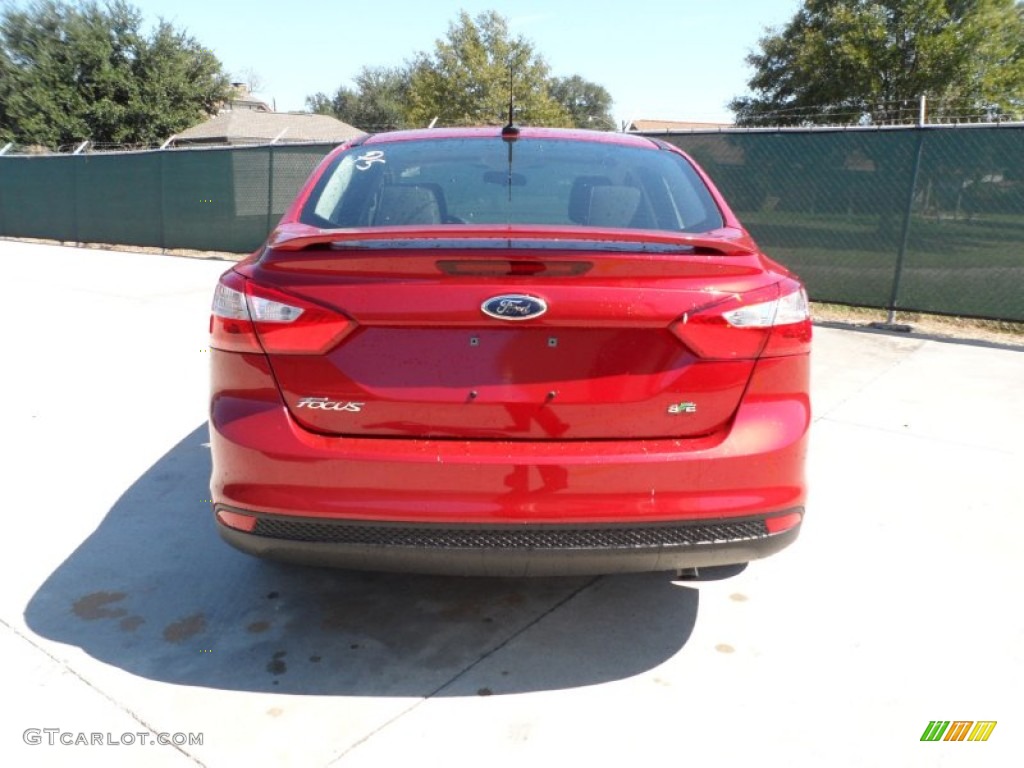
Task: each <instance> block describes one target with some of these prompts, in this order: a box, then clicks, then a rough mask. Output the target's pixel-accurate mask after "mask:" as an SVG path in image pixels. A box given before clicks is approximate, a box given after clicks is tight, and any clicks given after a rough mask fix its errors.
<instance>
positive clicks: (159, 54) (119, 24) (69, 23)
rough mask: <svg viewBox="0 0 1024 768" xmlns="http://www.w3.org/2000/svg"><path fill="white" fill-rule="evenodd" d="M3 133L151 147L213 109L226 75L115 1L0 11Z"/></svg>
mask: <svg viewBox="0 0 1024 768" xmlns="http://www.w3.org/2000/svg"><path fill="white" fill-rule="evenodd" d="M0 75H2V77H0V136H2V137H5V138H7V139H8V140H14V141H17V142H19V143H23V144H42V145H46V146H51V147H55V146H59V145H63V144H70V143H74V142H79V141H82V140H85V139H89V140H92V141H94V142H98V143H115V144H148V143H154V142H157V141H162V140H163V139H166V138H167V137H168V136H170V135H171V134H173V133H176V132H178V131H181V130H184V129H185V128H187V127H189V126H190V125H194V124H195V123H197V122H199V121H200V120H202V119H203V118H204V117H206V116H207V115H209V114H212V113H214V112H216V109H217V106H218V105H219V104H220V103H222V102H223V101H224V100H225V99H226V98H227V93H228V90H227V89H228V78H227V75H225V74H224V72H223V70H222V68H221V65H220V62H219V61H218V60H217V58H216V57H215V56H214V55H213V54H212V53H211V52H210V51H209V50H207V49H206V48H204V47H203V46H201V45H200V44H199V43H198V42H196V41H195V40H194V39H193V38H191V37H189V36H188V35H187V34H185V33H184V32H182V31H179V30H177V29H175V28H174V27H173V26H172V25H171V24H169V23H167V22H164V21H161V22H160V23H159V24H158V25H157V26H156V28H155V29H153V30H152V31H151V32H150V33H149V34H146V33H145V32H144V31H143V29H142V15H141V13H140V12H139V11H138V10H137V9H136V8H134V7H132V6H130V5H128V4H127V3H125V2H123V0H113V1H112V2H108V3H107V4H106V5H103V6H100V5H98V4H97V3H95V2H83V3H81V4H79V5H69V4H66V3H63V2H58V1H56V0H46V1H44V2H37V3H35V4H33V5H31V6H29V7H28V9H27V10H17V9H16V8H15V7H13V6H12V7H8V8H6V9H5V10H4V11H3V13H2V15H0Z"/></svg>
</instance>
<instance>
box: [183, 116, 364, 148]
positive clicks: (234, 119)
mask: <svg viewBox="0 0 1024 768" xmlns="http://www.w3.org/2000/svg"><path fill="white" fill-rule="evenodd" d="M362 134H363V131H360V130H359V129H358V128H354V127H353V126H351V125H349V124H348V123H343V122H342V121H341V120H338V119H336V118H333V117H331V116H330V115H311V114H308V113H305V112H257V111H254V110H250V109H239V110H234V111H228V112H222V113H221V114H219V115H217V116H216V117H212V118H210V119H209V120H207V121H206V122H204V123H200V124H199V125H194V126H192V127H191V128H189V129H187V130H185V131H182V132H181V133H179V134H177V135H176V136H175V137H174V143H175V144H245V143H267V142H270V141H273V140H274V139H277V140H278V142H279V143H289V142H302V141H321V142H341V141H346V140H348V139H352V138H355V137H356V136H360V135H362Z"/></svg>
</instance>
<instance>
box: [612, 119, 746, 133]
mask: <svg viewBox="0 0 1024 768" xmlns="http://www.w3.org/2000/svg"><path fill="white" fill-rule="evenodd" d="M732 127H733V124H732V123H697V122H692V121H684V120H632V121H630V123H629V125H628V126H627V127H626V130H627V131H629V132H636V133H646V132H649V131H713V130H715V129H717V128H732Z"/></svg>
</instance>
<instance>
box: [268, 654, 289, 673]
mask: <svg viewBox="0 0 1024 768" xmlns="http://www.w3.org/2000/svg"><path fill="white" fill-rule="evenodd" d="M287 655H288V653H287V651H278V652H277V653H275V654H274V658H272V659H271V660H270V661H268V662H267V672H269V673H270V674H272V675H275V676H276V675H283V674H284V673H285V672H287V671H288V665H287V664H285V662H284V657H285V656H287Z"/></svg>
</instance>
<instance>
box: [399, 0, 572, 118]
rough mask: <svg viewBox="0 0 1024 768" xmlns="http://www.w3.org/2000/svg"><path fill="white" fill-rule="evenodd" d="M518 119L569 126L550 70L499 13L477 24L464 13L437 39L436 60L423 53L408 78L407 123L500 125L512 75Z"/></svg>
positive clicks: (505, 112) (480, 17) (505, 114)
mask: <svg viewBox="0 0 1024 768" xmlns="http://www.w3.org/2000/svg"><path fill="white" fill-rule="evenodd" d="M510 70H511V72H512V80H511V87H512V93H513V94H514V96H515V103H516V110H517V112H516V120H517V122H521V123H523V124H526V125H550V126H568V125H570V118H569V115H568V114H567V112H566V110H565V109H564V108H563V107H562V106H561V105H560V104H559V103H558V102H556V101H555V100H554V99H553V98H551V94H550V93H549V92H548V88H547V78H548V65H547V63H546V62H545V61H544V59H543V58H542V57H541V56H540V55H539V54H537V53H536V52H535V51H534V50H533V44H532V43H530V42H529V41H527V40H526V39H525V38H523V37H522V36H518V37H513V36H512V35H511V34H510V32H509V29H508V21H506V19H505V18H504V17H503V16H501V15H500V14H498V13H496V12H495V11H487V12H485V13H481V14H479V15H478V16H477V17H476V18H475V19H473V18H471V17H470V15H469V14H468V13H466V12H465V11H462V12H461V13H460V14H459V18H458V20H457V21H454V22H452V23H451V24H450V25H449V26H448V36H447V38H445V39H442V40H438V41H437V42H436V44H435V46H434V52H433V54H432V55H428V54H425V53H421V54H420V55H419V56H418V57H417V58H416V59H415V60H414V62H413V65H412V71H411V76H410V79H409V109H408V115H409V122H410V123H412V124H414V125H427V124H429V123H430V122H431V121H432V120H433V119H434V118H437V119H438V121H439V122H440V123H441V124H442V125H487V124H491V125H500V124H502V123H504V122H505V121H506V120H507V119H508V102H509V87H510V80H509V73H510Z"/></svg>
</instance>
